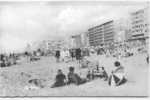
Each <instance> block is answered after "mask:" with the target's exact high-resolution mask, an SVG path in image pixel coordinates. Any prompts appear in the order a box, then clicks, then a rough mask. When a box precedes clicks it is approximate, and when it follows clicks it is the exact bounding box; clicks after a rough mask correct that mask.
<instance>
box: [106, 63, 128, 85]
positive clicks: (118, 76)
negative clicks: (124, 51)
mask: <svg viewBox="0 0 150 100" xmlns="http://www.w3.org/2000/svg"><path fill="white" fill-rule="evenodd" d="M114 65H115V67H116V69H115V70H114V71H112V73H111V75H110V77H109V81H108V82H109V85H115V86H119V85H121V84H123V83H125V82H126V81H127V80H126V78H125V75H124V67H122V66H121V64H120V62H119V61H116V62H115V63H114ZM113 82H114V84H113Z"/></svg>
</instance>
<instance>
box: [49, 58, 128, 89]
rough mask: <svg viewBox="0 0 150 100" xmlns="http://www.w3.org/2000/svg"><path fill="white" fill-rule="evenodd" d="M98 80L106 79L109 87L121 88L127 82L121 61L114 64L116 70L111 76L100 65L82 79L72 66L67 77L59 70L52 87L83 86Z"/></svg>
mask: <svg viewBox="0 0 150 100" xmlns="http://www.w3.org/2000/svg"><path fill="white" fill-rule="evenodd" d="M97 78H99V79H104V81H107V82H108V85H111V86H119V85H121V84H124V83H125V82H126V81H127V79H126V76H125V72H124V67H123V66H122V65H121V64H120V62H119V61H116V62H114V70H113V71H112V73H111V74H110V76H108V74H107V71H106V70H105V68H104V67H99V66H98V65H97V66H96V68H94V69H92V70H89V71H88V72H87V75H86V78H82V77H81V76H80V75H78V74H77V73H75V68H74V67H72V66H71V67H69V72H68V74H67V77H66V76H65V74H64V73H63V72H62V70H61V69H59V70H58V72H57V75H56V77H55V83H54V84H53V85H52V86H51V88H55V87H60V86H64V85H69V84H75V85H81V84H84V83H86V82H90V81H92V80H94V79H97Z"/></svg>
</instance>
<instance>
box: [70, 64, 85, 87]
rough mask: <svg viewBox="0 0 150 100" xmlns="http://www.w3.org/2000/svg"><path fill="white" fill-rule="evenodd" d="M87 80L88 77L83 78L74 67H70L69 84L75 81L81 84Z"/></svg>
mask: <svg viewBox="0 0 150 100" xmlns="http://www.w3.org/2000/svg"><path fill="white" fill-rule="evenodd" d="M86 82H87V81H86V79H83V78H81V77H80V76H79V75H78V74H76V73H74V67H70V68H69V73H68V82H67V84H71V83H74V84H76V85H80V84H83V83H86Z"/></svg>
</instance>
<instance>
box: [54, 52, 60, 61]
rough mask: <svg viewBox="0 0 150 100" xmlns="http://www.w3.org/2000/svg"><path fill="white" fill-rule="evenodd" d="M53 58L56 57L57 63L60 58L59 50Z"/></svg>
mask: <svg viewBox="0 0 150 100" xmlns="http://www.w3.org/2000/svg"><path fill="white" fill-rule="evenodd" d="M55 57H56V61H57V62H59V58H60V51H59V50H57V51H56V54H55Z"/></svg>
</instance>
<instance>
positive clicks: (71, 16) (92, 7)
mask: <svg viewBox="0 0 150 100" xmlns="http://www.w3.org/2000/svg"><path fill="white" fill-rule="evenodd" d="M145 6H147V3H145V2H143V3H136V2H0V51H1V52H2V51H6V52H11V51H19V50H23V49H24V48H25V47H26V45H27V44H28V43H32V42H35V41H38V40H49V39H59V38H64V37H68V36H71V35H72V34H79V33H82V32H86V31H87V30H88V29H89V28H91V27H93V26H95V25H99V24H101V23H103V22H105V21H108V20H112V19H113V20H117V19H120V18H125V19H126V18H128V17H129V14H130V13H131V12H134V11H136V10H138V9H142V8H144V7H145Z"/></svg>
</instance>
